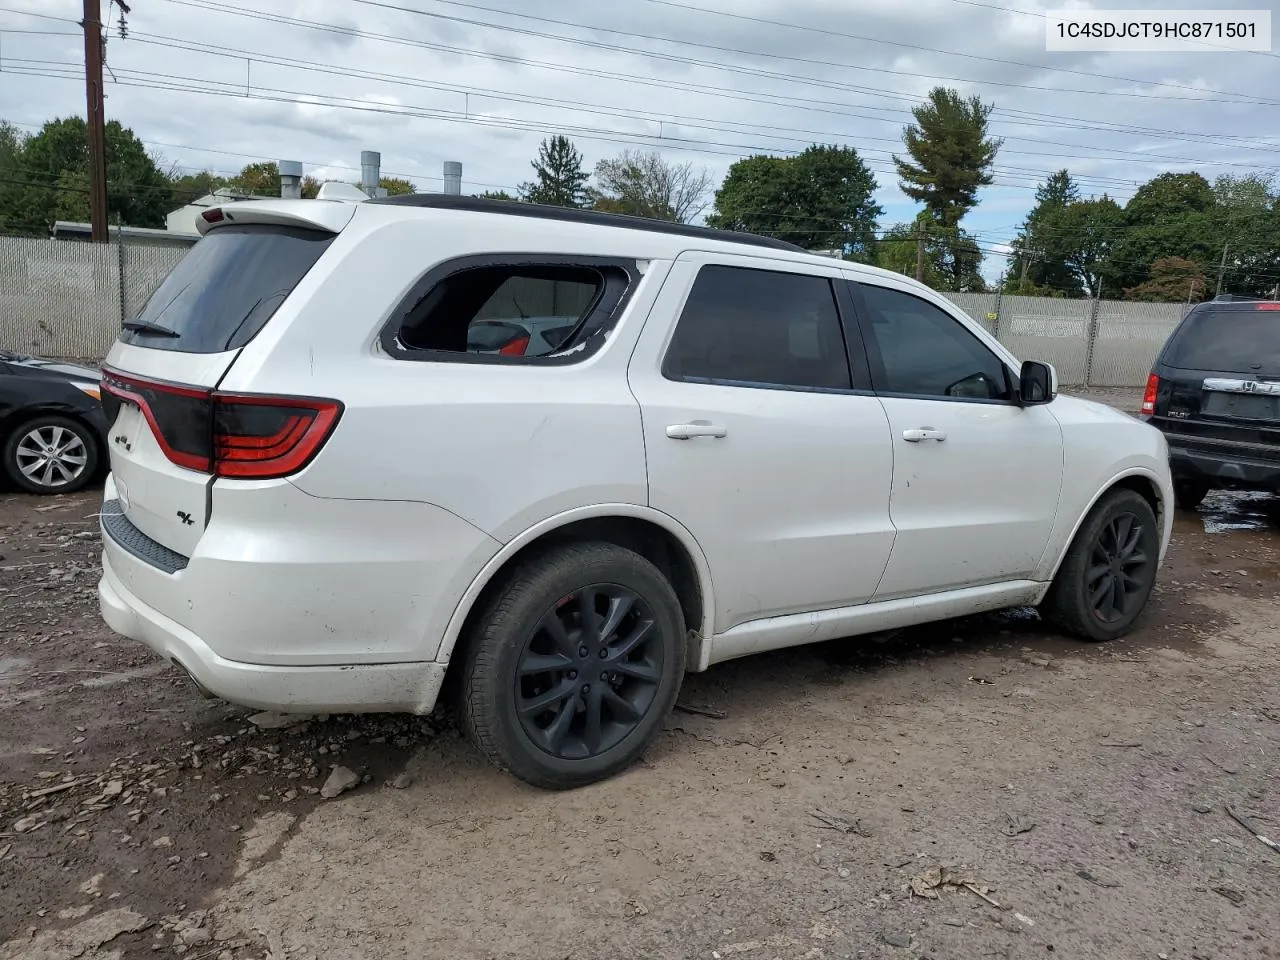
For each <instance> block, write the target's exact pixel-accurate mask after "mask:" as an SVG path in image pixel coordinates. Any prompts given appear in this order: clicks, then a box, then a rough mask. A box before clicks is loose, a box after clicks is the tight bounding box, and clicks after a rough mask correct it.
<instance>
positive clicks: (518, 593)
mask: <svg viewBox="0 0 1280 960" xmlns="http://www.w3.org/2000/svg"><path fill="white" fill-rule="evenodd" d="M687 633H688V631H687V628H686V626H685V622H684V614H683V611H682V610H681V607H680V602H679V600H678V599H677V597H676V594H675V591H674V590H673V589H672V587H671V584H670V583H669V582H668V581H667V579H666V578H665V577H664V576H663V574H662V573H661V572H660V571H659V570H658V569H657V567H655V566H654V565H653V564H652V563H651V562H650V561H649V560H647V559H645V558H644V557H642V556H640V555H639V554H637V553H635V552H634V551H631V550H628V549H626V548H624V547H620V546H617V545H615V544H612V543H603V542H577V543H566V544H563V545H560V546H556V547H551V548H549V549H547V550H545V551H544V552H540V553H538V554H535V555H534V556H531V557H530V558H528V559H525V560H523V561H519V562H518V564H517V566H516V567H515V568H514V569H513V570H512V571H510V572H509V573H508V574H507V575H506V576H505V577H504V578H503V579H501V580H500V581H499V582H498V583H497V584H495V586H494V588H493V589H492V590H491V591H489V593H488V595H487V597H486V599H485V600H484V601H483V602H482V605H481V608H480V609H479V610H478V611H477V612H476V615H475V618H474V620H473V621H472V622H471V623H470V625H469V628H468V631H467V633H466V634H465V635H464V637H463V639H462V646H461V647H460V650H459V654H458V656H460V657H461V658H462V662H461V663H460V664H459V666H460V668H461V670H462V674H461V677H460V679H461V684H460V689H459V691H458V692H459V695H460V708H461V714H462V717H463V722H464V725H465V726H466V729H467V733H468V734H469V736H470V738H471V740H472V742H473V743H475V744H476V746H477V747H479V748H480V750H482V751H483V752H484V753H485V754H486V755H487V756H488V757H489V759H490V760H492V761H493V762H494V763H495V764H497V765H498V766H499V767H501V768H503V769H505V770H508V771H510V772H511V773H513V774H515V775H516V776H517V777H520V778H521V779H522V780H525V781H526V782H528V783H531V784H533V785H535V786H539V787H546V788H549V789H566V788H571V787H579V786H583V785H585V784H589V783H593V782H595V781H597V780H603V779H605V778H606V777H610V776H612V775H614V774H615V773H618V772H620V771H621V770H623V769H625V768H626V767H628V766H629V765H630V764H632V763H634V762H635V761H636V760H637V759H639V757H640V756H641V755H642V754H643V753H644V751H645V749H646V748H647V747H648V746H649V744H650V743H651V742H652V741H653V739H654V737H656V736H657V734H658V733H659V731H660V730H661V729H662V724H663V721H664V720H665V719H666V717H667V715H668V714H669V713H670V711H671V708H672V706H673V705H674V704H675V699H676V694H677V693H678V692H679V690H680V682H681V680H682V679H683V677H684V669H685V657H686V646H687Z"/></svg>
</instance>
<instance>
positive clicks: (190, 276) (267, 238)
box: [120, 226, 333, 353]
mask: <svg viewBox="0 0 1280 960" xmlns="http://www.w3.org/2000/svg"><path fill="white" fill-rule="evenodd" d="M332 242H333V234H331V233H323V232H321V231H318V230H304V229H299V228H295V227H279V226H225V227H218V228H217V229H214V230H211V231H209V233H208V235H206V236H205V237H203V238H202V239H201V240H199V241H198V242H197V243H196V245H195V246H194V247H192V248H191V252H190V253H188V254H187V255H186V256H185V257H184V258H183V259H182V260H181V262H179V264H178V265H177V266H176V267H175V268H174V270H173V272H172V273H171V274H169V276H168V277H166V278H165V281H164V282H163V283H162V284H160V286H159V288H158V289H157V290H156V292H155V293H153V294H152V295H151V299H150V300H148V301H147V305H146V306H145V307H143V308H142V312H141V313H139V314H138V315H137V316H136V317H134V318H133V319H132V320H131V321H129V322H127V323H126V324H125V329H124V332H123V333H122V334H121V335H120V339H121V341H123V342H124V343H131V344H136V345H137V346H143V347H149V348H151V349H153V350H178V351H181V352H183V353H220V352H222V351H224V350H235V349H237V348H239V347H243V346H244V345H245V344H246V343H248V342H249V341H250V340H252V339H253V338H254V336H255V335H257V333H258V331H259V330H261V329H262V328H263V327H264V326H265V325H266V323H267V321H268V320H270V319H271V315H272V314H273V313H275V312H276V309H277V308H278V307H279V306H280V304H281V303H283V302H284V300H285V298H286V297H288V296H289V294H290V293H291V292H292V291H293V288H294V287H296V286H297V285H298V281H299V280H301V279H302V278H303V277H304V276H306V275H307V271H308V270H310V269H311V268H312V267H313V266H315V262H316V261H317V260H319V259H320V255H321V254H322V253H324V252H325V250H326V249H327V248H328V246H329V244H330V243H332Z"/></svg>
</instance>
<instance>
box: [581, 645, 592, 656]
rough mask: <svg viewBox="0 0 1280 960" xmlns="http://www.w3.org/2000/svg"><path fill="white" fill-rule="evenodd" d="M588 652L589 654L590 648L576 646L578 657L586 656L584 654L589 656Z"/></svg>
mask: <svg viewBox="0 0 1280 960" xmlns="http://www.w3.org/2000/svg"><path fill="white" fill-rule="evenodd" d="M590 654H591V651H590V650H588V649H587V648H586V647H579V648H578V656H580V657H586V656H590Z"/></svg>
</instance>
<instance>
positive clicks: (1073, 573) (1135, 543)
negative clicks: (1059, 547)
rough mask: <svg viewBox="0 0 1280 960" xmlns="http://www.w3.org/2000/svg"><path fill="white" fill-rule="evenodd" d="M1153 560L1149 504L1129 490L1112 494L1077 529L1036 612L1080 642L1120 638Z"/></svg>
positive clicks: (1149, 581)
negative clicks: (1041, 604) (1073, 635)
mask: <svg viewBox="0 0 1280 960" xmlns="http://www.w3.org/2000/svg"><path fill="white" fill-rule="evenodd" d="M1159 557H1160V533H1159V529H1158V527H1157V524H1156V515H1155V512H1154V511H1153V510H1152V509H1151V505H1150V504H1149V503H1147V501H1146V500H1144V499H1143V498H1142V497H1141V496H1140V495H1138V494H1137V493H1135V492H1134V491H1132V490H1113V491H1111V492H1110V493H1108V494H1106V495H1104V496H1103V497H1102V499H1101V500H1099V501H1098V503H1097V504H1096V505H1095V506H1094V508H1093V510H1091V511H1090V513H1089V516H1088V517H1086V518H1085V521H1084V523H1083V524H1081V526H1080V530H1079V531H1078V532H1077V533H1076V538H1075V540H1073V541H1072V543H1071V547H1070V549H1068V551H1067V555H1066V557H1065V558H1064V559H1063V561H1062V565H1061V566H1060V567H1059V568H1058V575H1057V576H1056V577H1054V580H1053V586H1052V587H1050V588H1049V595H1048V596H1047V597H1046V598H1045V602H1044V606H1043V611H1042V612H1043V613H1044V614H1045V616H1046V618H1047V619H1048V620H1049V621H1050V622H1051V623H1054V624H1056V625H1057V626H1059V627H1061V628H1062V629H1064V630H1066V631H1067V632H1068V633H1072V634H1075V635H1076V636H1078V637H1080V638H1081V639H1083V640H1093V641H1102V640H1114V639H1115V638H1116V637H1120V636H1123V635H1124V634H1126V633H1128V632H1129V631H1130V630H1131V629H1132V627H1133V624H1134V622H1135V621H1136V620H1137V619H1138V616H1139V614H1141V613H1142V610H1143V608H1144V607H1145V606H1146V604H1147V598H1148V597H1150V595H1151V588H1152V587H1153V586H1155V581H1156V567H1157V564H1158V562H1159Z"/></svg>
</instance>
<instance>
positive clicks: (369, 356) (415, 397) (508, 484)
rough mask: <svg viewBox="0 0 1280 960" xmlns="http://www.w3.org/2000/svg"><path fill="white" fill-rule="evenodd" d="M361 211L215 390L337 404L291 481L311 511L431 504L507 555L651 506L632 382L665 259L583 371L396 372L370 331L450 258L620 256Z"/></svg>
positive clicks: (457, 368)
mask: <svg viewBox="0 0 1280 960" xmlns="http://www.w3.org/2000/svg"><path fill="white" fill-rule="evenodd" d="M368 212H369V214H370V216H369V218H368V223H366V224H365V225H364V226H361V224H362V219H361V218H357V220H356V221H355V222H354V223H353V224H352V225H351V226H350V227H348V229H347V230H345V231H344V232H343V234H342V235H341V236H340V237H339V238H338V240H337V241H335V243H334V244H333V246H332V247H331V248H330V249H329V251H328V252H327V253H326V261H325V262H326V263H327V264H328V265H329V269H328V270H327V272H326V273H325V274H324V275H323V276H320V277H317V282H316V283H315V285H314V286H309V287H308V289H306V290H305V291H302V295H301V296H299V297H297V298H291V299H290V301H289V303H288V304H287V305H286V306H287V307H288V308H289V309H288V310H287V311H286V310H284V309H282V310H281V312H280V314H278V315H277V317H276V318H275V319H273V321H272V323H271V324H269V325H268V326H267V327H266V329H264V330H263V331H262V333H261V334H259V336H258V337H257V338H255V339H254V340H253V341H252V342H251V343H249V344H248V345H247V346H246V347H245V348H244V350H243V352H242V355H241V356H240V357H239V358H238V359H237V361H236V362H235V364H234V365H233V366H232V368H231V369H230V371H229V372H228V374H227V376H226V378H225V380H224V381H223V383H222V388H223V389H225V390H244V391H248V392H259V391H260V392H269V393H282V394H300V395H309V396H323V397H333V398H335V399H338V400H340V401H342V403H343V404H344V410H343V413H342V418H341V420H340V422H339V424H338V426H337V428H336V430H335V431H334V434H333V436H332V437H331V438H330V439H329V441H328V443H327V444H326V445H325V447H324V448H323V450H322V451H321V452H320V454H319V455H318V456H317V457H316V459H315V460H314V461H313V462H312V463H311V464H310V465H308V466H307V467H306V468H305V469H304V470H303V471H302V472H301V473H299V474H298V475H297V476H295V477H293V478H292V479H293V481H294V483H296V485H297V486H298V487H299V488H300V489H302V490H304V491H306V492H307V493H308V494H310V495H312V496H316V497H326V498H338V499H367V500H406V501H418V502H423V503H429V504H432V505H434V506H437V507H440V508H442V509H445V510H448V511H450V512H451V513H453V514H455V515H456V516H458V517H460V518H462V519H464V520H466V521H467V522H469V523H471V524H473V525H474V526H476V527H478V528H479V529H480V530H483V531H484V532H485V533H487V534H488V535H490V536H491V537H494V538H495V539H497V540H499V541H502V542H506V541H507V540H509V539H511V538H512V537H515V536H517V535H519V534H520V533H522V532H523V531H525V530H527V529H529V528H530V527H532V526H534V525H535V524H537V523H539V522H540V521H542V520H544V519H546V518H548V517H552V516H556V515H558V514H562V513H564V512H566V511H569V510H573V509H575V508H578V507H582V506H589V505H592V504H597V503H630V504H638V505H643V504H646V503H647V502H648V491H647V484H646V473H645V455H644V437H643V432H642V427H641V420H640V410H639V406H638V404H637V403H636V400H635V398H634V397H633V396H632V394H631V392H630V389H629V388H628V386H627V380H626V372H625V371H626V364H627V360H628V357H629V356H630V353H631V350H632V347H633V346H634V343H635V338H636V334H637V332H638V329H639V327H640V326H641V325H642V324H643V322H644V319H645V317H646V315H647V314H648V312H649V308H650V307H651V305H652V303H653V299H654V295H655V292H656V290H657V289H658V287H660V286H661V283H662V280H663V278H664V277H665V275H666V270H667V266H668V261H663V260H654V259H649V260H647V263H646V265H645V269H644V272H643V275H642V276H641V277H640V279H639V280H638V281H637V284H636V288H635V290H634V292H633V293H632V295H631V298H630V301H629V303H628V305H627V307H626V309H625V313H624V315H623V316H622V318H621V319H620V320H619V321H618V323H617V324H616V325H615V327H614V329H613V331H612V332H611V334H610V336H609V339H608V341H607V342H606V344H605V345H604V347H603V348H602V349H600V350H599V351H597V352H595V353H594V354H593V355H591V356H590V357H588V358H586V359H584V360H583V361H582V362H580V363H576V364H569V365H563V366H542V367H535V366H523V365H520V364H511V365H506V364H503V365H492V364H477V363H466V362H421V361H414V360H404V359H399V358H393V357H390V356H388V355H387V354H386V353H385V352H383V351H382V349H381V347H380V345H379V344H378V342H377V339H378V335H379V332H380V331H381V329H382V327H383V325H384V323H385V322H386V321H387V320H388V318H389V317H390V316H391V314H392V312H393V311H394V310H395V309H396V308H397V306H398V305H399V304H400V302H401V300H402V298H403V297H404V296H405V294H406V292H407V291H408V290H410V289H411V288H412V286H413V284H414V283H415V282H416V281H417V280H418V278H419V277H421V276H422V275H423V274H424V273H426V272H427V271H428V270H430V269H431V268H432V267H434V266H435V265H437V264H439V263H440V262H442V261H444V260H448V259H453V258H456V257H462V256H467V255H469V254H473V253H493V252H500V251H506V252H514V253H530V254H536V253H539V252H547V253H558V254H572V253H574V252H578V253H581V254H583V255H586V256H591V255H595V256H601V255H605V256H612V255H617V256H627V250H626V249H621V250H616V251H615V250H599V249H594V250H586V249H583V250H579V251H574V250H572V249H564V247H563V245H558V244H556V243H555V240H554V238H549V239H548V238H546V237H539V236H538V235H537V234H536V232H535V231H534V228H536V227H537V226H538V225H537V224H533V225H531V227H529V228H528V229H529V230H530V233H529V236H527V237H526V236H522V235H519V234H516V233H514V232H513V228H511V227H509V226H508V225H506V224H504V223H498V224H497V225H496V226H497V227H499V228H501V229H502V230H503V231H504V233H503V234H502V235H500V236H498V235H494V234H492V233H490V232H487V231H485V230H477V229H476V228H475V227H474V224H475V223H476V218H467V219H465V220H460V221H458V223H459V226H460V227H461V226H463V225H464V224H465V225H467V229H465V230H462V229H459V230H458V231H457V232H453V231H450V230H449V229H448V227H449V226H450V225H451V224H452V220H451V219H450V218H443V217H442V218H432V219H431V220H426V219H415V220H404V219H401V220H398V221H397V220H391V221H390V222H380V221H381V220H382V219H383V218H384V217H385V216H387V215H386V214H384V213H383V212H382V211H378V210H376V209H372V208H371V209H370V210H369V211H368ZM392 212H394V211H392ZM363 213H364V211H362V214H363ZM490 219H492V220H495V221H497V220H499V218H490ZM516 226H517V227H519V228H521V229H525V227H524V225H523V224H517V225H516ZM637 259H642V258H637ZM309 279H310V278H309Z"/></svg>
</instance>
